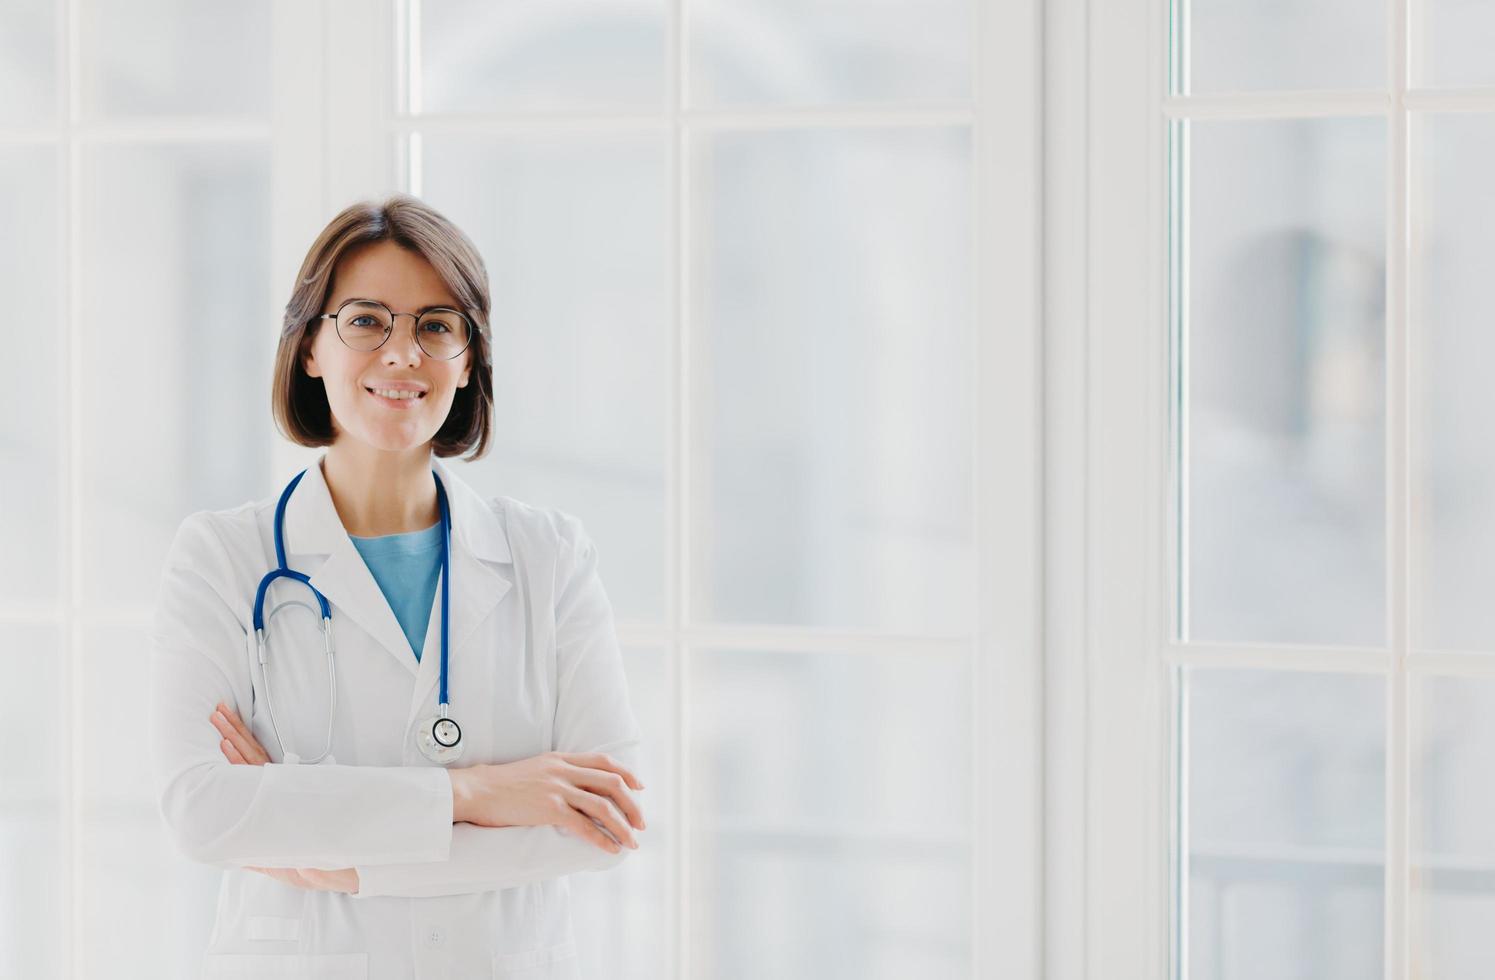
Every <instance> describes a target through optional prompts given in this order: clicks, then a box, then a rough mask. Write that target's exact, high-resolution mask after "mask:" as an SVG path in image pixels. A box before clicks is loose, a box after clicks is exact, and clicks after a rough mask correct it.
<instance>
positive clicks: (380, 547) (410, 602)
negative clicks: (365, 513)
mask: <svg viewBox="0 0 1495 980" xmlns="http://www.w3.org/2000/svg"><path fill="white" fill-rule="evenodd" d="M348 537H350V538H352V539H353V546H354V547H355V548H357V549H358V553H359V554H360V555H362V556H363V562H364V564H365V565H367V566H368V567H369V571H370V572H372V573H373V576H374V581H375V582H377V583H379V590H380V591H381V592H383V593H384V599H385V601H386V602H388V603H389V608H390V609H392V610H394V614H395V619H397V620H399V623H400V629H402V630H404V631H405V639H406V640H408V641H410V650H411V652H412V653H414V654H415V659H416V660H417V661H418V660H420V654H421V647H423V646H424V645H425V642H426V627H427V625H429V623H430V620H431V604H432V603H433V602H434V601H435V599H436V584H437V582H438V580H439V579H440V577H441V522H440V521H437V522H436V523H435V524H432V525H431V526H430V527H428V528H426V529H425V530H424V531H409V532H407V533H405V534H382V535H379V536H378V537H373V538H360V537H358V536H356V535H352V534H350V535H348Z"/></svg>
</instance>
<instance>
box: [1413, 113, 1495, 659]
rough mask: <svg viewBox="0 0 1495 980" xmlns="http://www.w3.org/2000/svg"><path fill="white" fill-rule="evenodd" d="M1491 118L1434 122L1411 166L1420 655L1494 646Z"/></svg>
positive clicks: (1494, 161) (1494, 145) (1494, 158)
mask: <svg viewBox="0 0 1495 980" xmlns="http://www.w3.org/2000/svg"><path fill="white" fill-rule="evenodd" d="M1492 123H1495V116H1491V115H1489V114H1484V113H1481V114H1476V115H1447V116H1430V117H1425V118H1422V119H1420V120H1419V126H1418V130H1417V133H1418V135H1419V136H1421V137H1422V139H1421V141H1420V145H1421V147H1422V152H1421V153H1420V154H1419V157H1418V160H1417V163H1416V166H1415V171H1414V174H1415V179H1416V181H1417V191H1418V193H1419V194H1420V195H1421V199H1420V207H1419V208H1418V214H1419V217H1420V220H1419V228H1418V236H1417V244H1418V247H1417V249H1416V250H1415V251H1414V253H1413V255H1412V274H1413V275H1414V276H1415V277H1416V280H1417V283H1418V288H1417V290H1416V292H1415V293H1414V295H1415V297H1416V301H1417V309H1416V310H1415V311H1414V320H1413V323H1414V330H1413V336H1414V338H1415V342H1416V344H1417V350H1416V356H1415V357H1414V359H1413V361H1412V363H1413V365H1414V370H1415V377H1416V384H1415V385H1414V386H1413V388H1412V391H1413V392H1414V395H1413V399H1412V405H1411V408H1412V413H1413V424H1414V426H1415V428H1414V437H1413V439H1412V449H1413V455H1412V463H1413V478H1414V480H1415V481H1416V483H1415V486H1416V488H1417V491H1416V492H1414V493H1413V494H1412V506H1413V507H1414V508H1415V514H1416V525H1415V527H1416V531H1417V533H1416V535H1415V536H1414V537H1413V539H1412V547H1413V554H1414V556H1415V557H1416V559H1417V560H1416V562H1415V564H1414V570H1415V573H1416V578H1415V580H1414V584H1415V595H1416V603H1415V607H1414V608H1415V609H1416V610H1417V613H1418V614H1417V615H1415V616H1414V617H1413V629H1414V636H1415V638H1416V642H1417V643H1418V645H1420V646H1423V647H1441V648H1456V649H1466V650H1476V649H1477V650H1491V649H1495V605H1492V603H1491V602H1490V589H1489V580H1488V574H1487V569H1488V567H1489V555H1490V553H1491V550H1492V548H1495V508H1492V507H1491V504H1490V501H1491V500H1492V499H1495V496H1492V495H1495V456H1492V454H1491V452H1490V444H1489V438H1488V433H1489V426H1488V425H1487V424H1485V420H1486V419H1488V418H1490V416H1491V413H1492V412H1495V386H1492V385H1491V384H1490V371H1489V364H1490V359H1491V358H1492V357H1495V337H1492V336H1491V332H1490V329H1489V283H1490V272H1491V269H1492V258H1491V250H1492V248H1495V231H1492V229H1495V188H1492V187H1491V186H1490V181H1489V170H1490V167H1491V166H1492V165H1495V129H1492Z"/></svg>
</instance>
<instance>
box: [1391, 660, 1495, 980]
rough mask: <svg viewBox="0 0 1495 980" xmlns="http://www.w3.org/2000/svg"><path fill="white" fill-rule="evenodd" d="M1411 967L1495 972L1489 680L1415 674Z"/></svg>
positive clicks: (1493, 696) (1493, 734)
mask: <svg viewBox="0 0 1495 980" xmlns="http://www.w3.org/2000/svg"><path fill="white" fill-rule="evenodd" d="M1414 681H1415V682H1416V683H1414V684H1413V685H1412V688H1411V691H1412V704H1413V710H1414V712H1415V715H1414V717H1415V718H1417V721H1418V724H1417V725H1416V727H1415V729H1414V735H1413V742H1412V744H1413V756H1412V758H1413V765H1412V787H1413V791H1412V800H1413V805H1414V812H1413V819H1412V868H1413V874H1412V883H1413V899H1412V922H1413V952H1412V962H1413V963H1414V964H1416V966H1415V969H1414V973H1415V974H1416V975H1418V976H1426V977H1449V978H1454V977H1469V978H1474V977H1486V976H1490V975H1491V972H1492V971H1495V943H1492V942H1491V938H1490V923H1491V922H1492V921H1495V782H1492V781H1491V779H1490V759H1491V758H1495V680H1491V679H1489V678H1470V677H1426V678H1418V677H1414Z"/></svg>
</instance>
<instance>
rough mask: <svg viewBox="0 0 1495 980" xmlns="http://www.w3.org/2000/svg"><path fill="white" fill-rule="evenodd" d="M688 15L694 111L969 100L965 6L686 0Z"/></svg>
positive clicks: (964, 2)
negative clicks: (724, 106) (712, 106)
mask: <svg viewBox="0 0 1495 980" xmlns="http://www.w3.org/2000/svg"><path fill="white" fill-rule="evenodd" d="M689 10H690V42H691V57H690V64H691V66H692V68H693V71H692V74H691V80H690V81H691V92H690V99H691V102H692V103H693V104H703V103H718V104H720V103H767V104H784V103H828V102H870V101H888V102H896V101H930V102H932V101H953V100H962V99H968V98H970V97H971V25H972V17H973V14H972V11H971V4H970V2H969V0H922V2H921V0H878V2H875V3H867V2H857V3H848V2H846V0H692V2H691V4H690V8H689Z"/></svg>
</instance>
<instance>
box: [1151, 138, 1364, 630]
mask: <svg viewBox="0 0 1495 980" xmlns="http://www.w3.org/2000/svg"><path fill="white" fill-rule="evenodd" d="M1385 139H1386V134H1385V125H1384V123H1383V122H1382V121H1381V120H1379V119H1363V120H1362V119H1329V120H1299V121H1267V122H1256V121H1251V122H1234V121H1232V122H1206V123H1193V124H1191V125H1190V128H1189V130H1188V141H1189V142H1188V149H1187V151H1186V153H1185V159H1186V160H1187V162H1188V168H1189V170H1188V180H1189V186H1190V191H1191V195H1192V196H1191V197H1190V198H1189V200H1188V202H1187V204H1186V208H1187V210H1186V212H1185V217H1186V223H1187V229H1186V234H1187V236H1188V237H1187V239H1186V245H1187V263H1188V264H1187V267H1186V268H1187V270H1188V272H1187V274H1188V282H1187V286H1188V290H1189V303H1190V306H1189V309H1188V311H1187V316H1186V321H1185V323H1184V329H1185V330H1186V331H1187V336H1188V339H1187V345H1186V348H1185V350H1186V351H1187V363H1186V364H1185V365H1184V372H1185V376H1184V383H1185V384H1186V385H1187V394H1188V405H1187V410H1188V428H1187V444H1186V447H1185V448H1186V450H1187V453H1188V455H1187V457H1186V462H1187V471H1186V473H1185V478H1186V481H1187V482H1186V484H1185V487H1184V491H1185V493H1186V495H1187V506H1186V510H1185V514H1186V519H1187V521H1188V526H1187V528H1186V534H1187V542H1188V553H1187V559H1188V562H1189V565H1188V570H1187V577H1188V588H1189V592H1188V611H1189V622H1188V627H1187V630H1186V636H1187V638H1188V639H1191V640H1217V641H1241V642H1284V643H1311V644H1319V643H1321V644H1336V643H1338V644H1366V645H1374V644H1379V643H1382V642H1383V641H1384V638H1385V625H1384V619H1385V604H1386V597H1385V574H1386V543H1385V530H1384V526H1385V492H1384V475H1385V450H1384V444H1385V383H1384V373H1385V339H1384V327H1385V301H1384V294H1385V276H1386V264H1385V248H1384V236H1385V216H1384V208H1385V199H1384V198H1385V193H1384V192H1385V174H1384V167H1383V157H1384V150H1385ZM1182 274H1183V270H1182V269H1175V271H1174V276H1175V277H1177V276H1179V275H1182Z"/></svg>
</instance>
